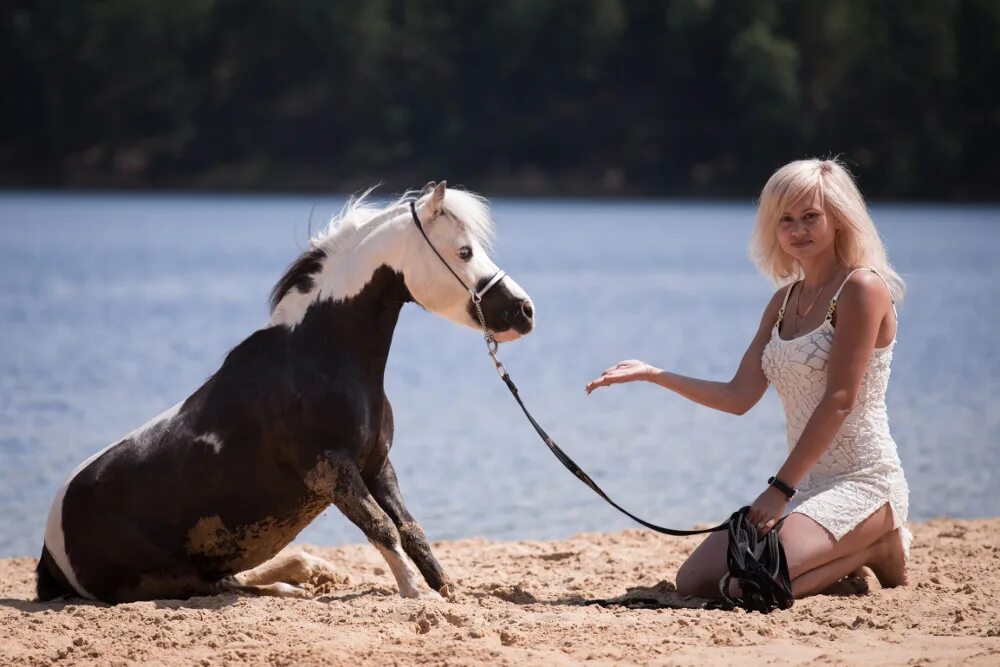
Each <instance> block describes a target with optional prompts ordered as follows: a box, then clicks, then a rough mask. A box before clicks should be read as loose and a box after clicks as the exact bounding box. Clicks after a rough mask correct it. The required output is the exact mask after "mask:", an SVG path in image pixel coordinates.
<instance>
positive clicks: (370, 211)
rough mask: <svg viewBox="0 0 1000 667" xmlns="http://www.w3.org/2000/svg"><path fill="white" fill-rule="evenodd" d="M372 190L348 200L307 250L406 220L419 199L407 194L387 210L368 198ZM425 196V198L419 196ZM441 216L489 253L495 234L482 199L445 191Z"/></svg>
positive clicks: (416, 193)
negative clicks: (394, 220) (371, 227)
mask: <svg viewBox="0 0 1000 667" xmlns="http://www.w3.org/2000/svg"><path fill="white" fill-rule="evenodd" d="M375 187H377V186H375ZM375 187H371V188H368V189H367V190H365V191H364V192H362V193H361V194H360V195H357V196H352V197H351V198H350V199H348V200H347V203H346V204H344V207H343V208H342V209H341V210H340V212H339V213H338V214H337V215H335V216H333V218H331V219H330V221H329V222H328V223H327V224H326V226H325V227H324V228H323V229H321V230H319V231H318V232H317V233H316V234H315V235H313V237H312V238H311V239H310V240H309V246H310V247H311V248H324V249H326V248H330V247H331V246H333V247H335V246H336V245H337V243H336V240H337V239H339V238H340V237H341V236H342V235H347V234H353V233H355V232H358V231H360V230H361V229H362V228H364V227H368V226H369V225H378V224H382V223H384V222H387V221H388V220H390V219H391V218H394V217H396V216H398V215H403V214H405V215H407V216H409V202H410V200H412V199H420V198H422V195H421V193H420V191H418V190H409V191H407V192H404V193H403V194H402V196H400V197H399V199H397V200H396V201H394V202H392V203H391V204H389V205H388V206H379V205H378V204H376V203H374V202H372V200H371V198H370V196H371V194H372V192H373V191H374V190H375ZM427 196H429V195H423V197H427ZM444 213H446V214H448V215H449V216H451V217H452V218H454V219H455V220H457V221H458V222H459V223H460V224H462V225H464V226H465V227H466V229H468V230H469V233H470V234H472V236H473V237H474V238H475V239H476V240H477V241H479V243H480V245H482V246H483V247H484V248H485V249H487V250H490V249H492V247H493V239H494V235H495V232H494V225H493V218H492V216H491V215H490V209H489V205H488V204H487V203H486V199H485V198H483V197H481V196H479V195H477V194H476V193H474V192H469V191H467V190H457V189H453V188H447V189H446V190H445V196H444Z"/></svg>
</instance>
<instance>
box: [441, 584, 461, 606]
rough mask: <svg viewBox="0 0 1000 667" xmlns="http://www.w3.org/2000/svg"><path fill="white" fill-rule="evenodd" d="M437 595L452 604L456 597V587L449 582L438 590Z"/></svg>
mask: <svg viewBox="0 0 1000 667" xmlns="http://www.w3.org/2000/svg"><path fill="white" fill-rule="evenodd" d="M438 593H440V594H441V596H442V597H444V598H445V599H446V600H448V601H449V602H454V601H455V598H456V597H458V586H456V585H455V584H453V583H451V582H450V581H449V582H447V583H446V584H444V585H443V586H441V588H439V589H438Z"/></svg>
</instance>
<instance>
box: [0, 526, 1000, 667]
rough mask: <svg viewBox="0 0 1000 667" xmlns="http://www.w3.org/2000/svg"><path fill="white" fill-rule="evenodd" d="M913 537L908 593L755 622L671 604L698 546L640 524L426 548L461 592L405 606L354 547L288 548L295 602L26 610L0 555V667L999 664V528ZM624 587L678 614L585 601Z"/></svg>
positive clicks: (377, 563)
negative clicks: (295, 561)
mask: <svg viewBox="0 0 1000 667" xmlns="http://www.w3.org/2000/svg"><path fill="white" fill-rule="evenodd" d="M912 528H913V532H914V534H915V541H914V545H913V552H912V560H911V563H910V578H911V584H910V586H908V587H907V588H897V589H892V590H876V591H873V592H869V593H868V594H866V595H861V596H851V597H844V596H817V597H814V598H810V599H807V600H802V601H799V602H797V603H796V604H795V606H794V607H793V608H792V609H789V610H786V611H780V612H775V613H773V614H770V615H768V616H763V615H760V614H747V613H745V612H742V611H735V612H723V611H708V610H704V609H699V608H697V607H698V604H699V602H698V601H697V600H684V599H683V598H680V597H679V596H677V594H676V593H674V592H673V584H672V583H671V579H672V577H673V573H674V572H675V571H676V569H677V566H678V565H679V564H680V562H681V561H682V560H683V558H684V557H685V556H686V555H687V554H688V553H690V551H691V550H692V549H693V548H694V546H695V544H696V542H697V538H686V539H676V538H666V537H662V536H659V535H655V534H653V533H650V532H645V531H638V530H628V531H624V532H621V533H613V534H599V533H590V534H581V535H578V536H576V537H573V538H571V539H567V540H560V541H552V542H529V541H520V542H494V541H489V540H484V539H469V540H459V541H455V542H442V543H438V544H436V545H435V551H436V553H437V555H438V558H439V560H440V561H441V563H442V565H443V566H444V567H445V569H446V571H448V572H449V573H450V574H451V576H452V577H453V578H455V579H456V580H457V581H458V583H459V584H460V586H461V590H460V592H459V594H458V596H457V599H456V600H455V601H453V602H446V601H440V600H423V599H421V600H403V599H401V598H400V597H399V596H398V595H397V594H396V588H395V584H394V582H393V580H392V577H391V575H390V574H389V572H388V568H387V566H386V565H385V563H384V561H382V559H381V557H380V556H379V555H378V554H377V553H376V551H375V550H374V549H373V548H372V547H370V546H368V545H352V546H345V547H339V548H324V547H313V546H305V547H299V548H303V549H304V550H306V551H308V552H310V553H313V554H315V555H318V556H321V557H324V558H327V559H328V560H330V561H331V562H332V563H333V564H334V565H335V567H336V574H335V575H334V576H333V577H332V578H325V579H323V580H318V579H317V580H315V581H314V582H313V583H312V584H311V587H310V591H311V593H312V594H313V597H312V598H309V599H279V598H265V597H250V596H238V595H221V596H215V597H205V598H194V599H190V600H161V601H155V602H141V603H134V604H123V605H118V606H114V607H111V606H108V605H103V604H97V603H88V602H82V601H72V602H68V603H66V602H58V603H50V604H39V603H35V602H31V598H32V594H33V583H34V582H33V568H34V565H35V563H34V560H33V559H29V558H13V559H7V560H3V561H0V664H4V665H42V664H51V663H58V664H65V665H70V664H100V665H126V664H140V663H141V664H159V665H182V664H183V665H224V664H233V665H235V664H240V665H243V664H268V665H352V666H354V665H359V664H375V665H392V664H398V665H444V664H462V665H470V664H471V665H479V664H490V665H492V664H519V665H520V664H536V665H564V664H576V663H588V664H594V665H628V664H636V665H647V664H648V665H683V664H691V665H706V664H708V665H749V664H763V663H768V664H798V663H819V664H863V665H929V664H942V665H952V664H956V663H960V662H961V663H965V664H971V665H998V664H1000V636H998V634H1000V602H998V593H997V591H996V588H997V584H998V582H1000V519H989V520H975V521H955V520H937V521H931V522H929V523H925V524H918V525H914V526H913V527H912ZM629 589H632V590H631V591H629ZM625 594H628V595H631V596H633V597H635V596H639V597H644V598H650V597H653V598H656V599H658V600H661V601H663V602H675V603H678V604H680V605H685V606H686V607H687V608H680V609H630V608H625V607H608V608H605V607H601V606H596V605H585V604H582V603H583V601H585V600H588V599H595V598H610V597H616V596H622V595H625Z"/></svg>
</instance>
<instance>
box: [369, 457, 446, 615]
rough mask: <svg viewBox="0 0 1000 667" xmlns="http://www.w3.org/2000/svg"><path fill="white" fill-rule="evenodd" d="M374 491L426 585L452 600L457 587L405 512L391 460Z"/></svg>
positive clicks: (377, 480) (416, 524) (380, 474)
mask: <svg viewBox="0 0 1000 667" xmlns="http://www.w3.org/2000/svg"><path fill="white" fill-rule="evenodd" d="M371 491H372V495H373V496H374V497H375V500H376V501H377V502H378V504H379V506H380V507H381V508H382V509H383V510H385V512H386V514H388V515H389V518H391V519H392V522H393V524H395V526H396V528H397V530H398V531H399V537H400V539H401V541H402V544H403V550H404V551H405V552H406V554H407V555H408V556H409V557H410V559H412V560H413V563H414V565H416V566H417V569H418V570H420V574H422V575H423V576H424V581H426V582H427V585H428V586H430V587H431V589H432V590H435V591H437V592H439V593H440V594H441V595H444V596H445V597H447V598H449V599H450V598H452V597H453V596H454V593H455V586H454V584H453V583H452V581H451V579H449V578H448V575H446V574H445V573H444V570H442V569H441V566H440V565H439V564H438V562H437V559H436V558H434V554H433V553H432V552H431V545H430V544H429V543H428V542H427V537H426V536H425V535H424V531H423V529H422V528H421V527H420V524H418V523H417V522H416V521H415V520H414V519H413V517H412V516H411V515H410V512H409V511H408V510H407V509H406V505H404V504H403V495H402V493H400V491H399V481H398V480H397V479H396V471H395V470H393V468H392V464H391V463H390V462H389V459H386V460H385V463H384V464H383V465H382V470H381V471H379V474H378V476H377V477H376V478H375V481H374V482H373V483H372V484H371Z"/></svg>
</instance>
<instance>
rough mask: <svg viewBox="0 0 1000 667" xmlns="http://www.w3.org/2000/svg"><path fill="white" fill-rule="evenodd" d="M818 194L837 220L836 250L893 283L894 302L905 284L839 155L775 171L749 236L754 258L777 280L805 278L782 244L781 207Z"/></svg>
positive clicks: (852, 263) (852, 265) (848, 262)
mask: <svg viewBox="0 0 1000 667" xmlns="http://www.w3.org/2000/svg"><path fill="white" fill-rule="evenodd" d="M814 192H818V193H819V198H820V202H821V206H822V207H823V212H824V213H825V214H826V215H828V216H831V217H832V219H833V221H834V223H835V224H836V225H837V236H836V240H835V241H834V249H835V251H836V253H837V259H838V261H840V263H841V264H843V265H844V266H846V267H849V268H855V267H869V268H872V269H875V270H876V271H877V272H878V273H879V275H881V276H882V278H883V279H884V280H885V281H886V283H887V284H888V286H889V292H890V294H891V295H892V298H893V299H894V300H895V301H899V300H901V299H902V298H903V292H905V291H906V284H905V283H904V282H903V279H902V278H901V277H900V276H899V274H898V273H896V270H895V269H893V268H892V265H891V264H889V257H888V255H887V254H886V251H885V244H883V243H882V238H881V237H880V236H879V234H878V231H877V230H876V229H875V223H874V222H873V221H872V218H871V216H870V215H869V214H868V207H867V206H866V205H865V200H864V197H862V196H861V192H860V191H859V190H858V186H857V184H856V183H855V182H854V178H853V177H852V176H851V173H850V172H849V171H848V170H847V169H846V168H845V167H844V166H843V165H842V164H841V163H840V162H838V161H837V160H818V159H812V160H797V161H795V162H790V163H788V164H786V165H785V166H784V167H782V168H781V169H779V170H778V171H776V172H774V174H773V175H772V176H771V178H769V179H768V181H767V184H766V185H764V190H763V191H762V192H761V193H760V201H759V202H757V222H756V224H755V225H754V229H753V235H752V236H751V238H750V258H751V259H752V260H753V263H754V264H756V265H757V268H758V269H759V270H760V272H761V273H763V274H764V275H765V276H767V277H768V278H770V279H771V280H772V281H773V282H774V283H775V284H778V285H784V284H787V283H789V282H792V281H793V280H797V279H799V278H801V277H802V267H801V266H800V265H799V263H798V261H797V260H796V259H795V258H794V257H792V256H791V255H789V254H788V253H786V252H785V251H784V250H782V248H781V245H780V244H779V243H778V232H777V227H778V221H779V220H780V219H781V214H782V212H783V211H787V210H788V209H789V208H790V207H791V206H792V205H793V204H795V203H796V202H798V201H799V200H801V199H802V198H803V197H806V196H811V195H812V194H813V193H814Z"/></svg>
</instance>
